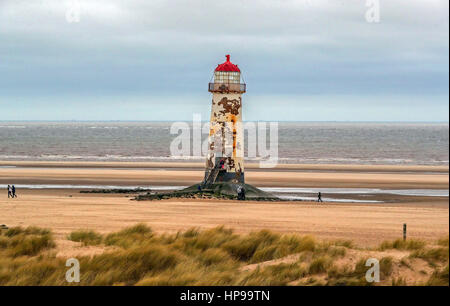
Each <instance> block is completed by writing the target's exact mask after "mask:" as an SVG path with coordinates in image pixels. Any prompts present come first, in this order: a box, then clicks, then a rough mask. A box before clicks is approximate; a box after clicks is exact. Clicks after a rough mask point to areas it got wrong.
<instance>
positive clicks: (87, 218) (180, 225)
mask: <svg viewBox="0 0 450 306" xmlns="http://www.w3.org/2000/svg"><path fill="white" fill-rule="evenodd" d="M430 204H433V205H417V204H416V203H402V204H395V203H394V204H393V203H389V204H376V205H375V204H370V205H369V204H366V205H362V204H326V203H325V204H317V203H315V202H314V203H311V202H270V203H269V202H265V203H263V202H244V203H243V202H239V201H225V200H163V201H142V202H137V201H131V200H130V198H127V197H125V196H123V195H122V196H117V195H92V194H80V193H78V192H77V191H75V190H24V191H22V192H21V194H20V197H19V198H17V199H7V198H6V197H3V198H1V199H0V209H1V215H0V223H5V224H7V225H9V226H18V225H21V226H28V225H35V226H40V227H47V228H51V229H52V230H53V231H54V232H55V233H56V234H57V236H58V238H59V239H62V238H64V236H65V235H66V234H68V233H69V232H71V231H73V230H76V229H88V228H89V229H94V230H97V231H99V232H102V233H107V232H111V231H117V230H119V229H122V228H123V227H126V226H130V225H133V224H136V223H138V222H144V223H147V224H148V225H150V226H151V227H152V228H153V229H154V230H155V231H157V232H175V231H179V230H185V229H188V228H191V227H199V228H210V227H214V226H218V225H226V226H227V227H231V228H233V229H235V230H236V231H238V232H249V231H254V230H259V229H272V230H274V231H279V232H297V233H300V234H310V235H314V236H316V237H318V238H323V239H351V240H354V241H355V242H357V243H358V244H360V245H375V244H377V243H380V242H381V241H383V240H385V239H396V238H399V237H401V235H402V224H403V223H407V224H408V235H409V237H414V238H421V239H426V240H434V239H437V238H438V237H442V236H446V235H448V233H449V228H448V227H449V208H448V202H447V201H442V200H440V201H434V202H430Z"/></svg>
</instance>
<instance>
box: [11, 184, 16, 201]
mask: <svg viewBox="0 0 450 306" xmlns="http://www.w3.org/2000/svg"><path fill="white" fill-rule="evenodd" d="M11 195H12V197H13V198H17V194H16V186H14V185H12V187H11Z"/></svg>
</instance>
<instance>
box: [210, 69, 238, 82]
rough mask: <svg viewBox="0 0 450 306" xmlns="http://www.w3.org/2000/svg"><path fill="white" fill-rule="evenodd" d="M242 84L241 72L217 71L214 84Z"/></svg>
mask: <svg viewBox="0 0 450 306" xmlns="http://www.w3.org/2000/svg"><path fill="white" fill-rule="evenodd" d="M240 82H241V73H240V72H231V71H230V72H228V71H215V72H214V83H226V84H230V83H232V84H239V83H240Z"/></svg>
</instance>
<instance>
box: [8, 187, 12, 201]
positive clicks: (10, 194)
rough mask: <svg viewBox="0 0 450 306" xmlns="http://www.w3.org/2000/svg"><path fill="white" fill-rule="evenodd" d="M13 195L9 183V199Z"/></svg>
mask: <svg viewBox="0 0 450 306" xmlns="http://www.w3.org/2000/svg"><path fill="white" fill-rule="evenodd" d="M11 196H12V193H11V186H9V185H8V199H9V198H10V197H11Z"/></svg>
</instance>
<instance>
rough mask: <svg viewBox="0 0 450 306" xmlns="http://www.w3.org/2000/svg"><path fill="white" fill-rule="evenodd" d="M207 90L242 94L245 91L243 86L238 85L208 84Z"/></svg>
mask: <svg viewBox="0 0 450 306" xmlns="http://www.w3.org/2000/svg"><path fill="white" fill-rule="evenodd" d="M208 90H209V91H210V92H221V93H224V92H225V93H226V92H236V93H244V92H245V91H246V85H245V84H239V83H209V86H208Z"/></svg>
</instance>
